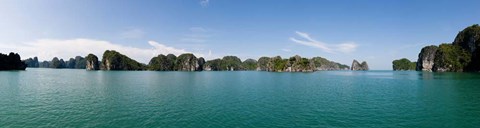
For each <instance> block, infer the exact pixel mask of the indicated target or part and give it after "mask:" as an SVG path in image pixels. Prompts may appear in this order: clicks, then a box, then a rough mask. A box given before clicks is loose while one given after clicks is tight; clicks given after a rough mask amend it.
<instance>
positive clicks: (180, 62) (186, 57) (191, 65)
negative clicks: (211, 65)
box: [175, 53, 200, 71]
mask: <svg viewBox="0 0 480 128" xmlns="http://www.w3.org/2000/svg"><path fill="white" fill-rule="evenodd" d="M199 67H200V65H199V64H198V59H197V57H195V55H193V54H191V53H185V54H181V55H180V56H178V57H177V61H176V65H175V70H176V71H196V70H197V69H198V68H199Z"/></svg>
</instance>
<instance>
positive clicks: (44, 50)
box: [0, 39, 211, 63]
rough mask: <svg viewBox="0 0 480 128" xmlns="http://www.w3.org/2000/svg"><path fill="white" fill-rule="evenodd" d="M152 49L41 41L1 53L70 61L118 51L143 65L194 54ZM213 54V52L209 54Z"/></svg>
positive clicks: (94, 42) (153, 43)
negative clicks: (156, 59) (162, 56)
mask: <svg viewBox="0 0 480 128" xmlns="http://www.w3.org/2000/svg"><path fill="white" fill-rule="evenodd" d="M148 44H149V45H150V48H137V47H131V46H123V45H119V44H114V43H111V42H108V41H102V40H94V39H71V40H58V39H40V40H36V41H32V42H25V43H18V44H15V45H9V46H8V47H5V46H0V50H1V51H15V52H18V53H20V55H22V59H26V58H28V57H34V56H38V57H39V59H40V60H50V59H52V58H53V57H59V58H63V59H68V58H71V57H75V56H86V55H87V54H89V53H93V54H95V55H97V56H98V57H99V58H101V57H102V55H103V52H104V51H105V50H116V51H118V52H120V53H122V54H125V55H127V56H129V57H130V58H132V59H135V60H137V61H139V62H142V63H148V62H149V61H150V59H151V58H152V57H154V56H157V55H159V54H165V55H166V54H169V53H172V54H175V55H180V54H182V53H193V52H190V51H187V50H185V49H179V48H174V47H170V46H166V45H164V44H161V43H158V42H156V41H148ZM193 54H195V56H197V57H203V56H204V54H201V53H193ZM209 54H211V51H210V52H209Z"/></svg>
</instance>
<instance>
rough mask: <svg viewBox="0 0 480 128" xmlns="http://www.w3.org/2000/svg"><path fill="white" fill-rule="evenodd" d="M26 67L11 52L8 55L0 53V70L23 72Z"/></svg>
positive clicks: (17, 56)
mask: <svg viewBox="0 0 480 128" xmlns="http://www.w3.org/2000/svg"><path fill="white" fill-rule="evenodd" d="M26 67H27V65H26V64H25V63H24V62H22V60H20V55H18V54H17V53H13V52H11V53H10V54H8V55H6V54H1V53H0V70H25V68H26Z"/></svg>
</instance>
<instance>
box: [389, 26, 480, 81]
mask: <svg viewBox="0 0 480 128" xmlns="http://www.w3.org/2000/svg"><path fill="white" fill-rule="evenodd" d="M479 47H480V26H479V25H478V24H474V25H472V26H469V27H467V28H465V29H463V30H462V31H460V32H458V34H457V36H456V37H455V39H454V41H453V42H452V43H443V44H440V45H439V46H436V45H430V46H425V47H423V48H422V50H421V51H420V53H419V54H418V60H417V62H410V60H408V59H406V58H402V59H399V60H394V61H393V62H392V64H393V70H417V71H430V72H479V71H480V49H479ZM413 64H415V66H412V65H413Z"/></svg>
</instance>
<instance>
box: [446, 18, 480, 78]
mask: <svg viewBox="0 0 480 128" xmlns="http://www.w3.org/2000/svg"><path fill="white" fill-rule="evenodd" d="M452 44H453V45H458V46H460V47H462V48H463V49H465V50H466V51H468V52H469V53H470V54H471V62H470V63H469V64H468V65H467V67H465V70H467V71H480V49H479V47H480V26H479V25H478V24H474V25H472V26H469V27H467V28H465V29H463V30H462V31H460V32H459V33H458V34H457V36H456V37H455V40H454V41H453V43H452Z"/></svg>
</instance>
